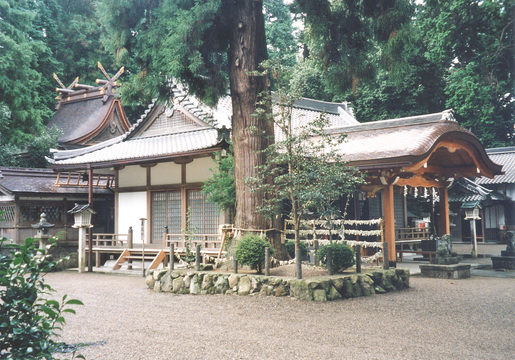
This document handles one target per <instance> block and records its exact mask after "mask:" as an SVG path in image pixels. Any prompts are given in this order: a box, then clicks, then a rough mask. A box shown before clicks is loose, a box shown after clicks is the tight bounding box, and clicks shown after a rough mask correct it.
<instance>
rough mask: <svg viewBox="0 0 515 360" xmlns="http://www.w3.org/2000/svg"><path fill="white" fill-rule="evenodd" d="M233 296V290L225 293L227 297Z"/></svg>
mask: <svg viewBox="0 0 515 360" xmlns="http://www.w3.org/2000/svg"><path fill="white" fill-rule="evenodd" d="M232 294H233V291H232V290H231V289H229V290H227V291H226V292H225V295H232Z"/></svg>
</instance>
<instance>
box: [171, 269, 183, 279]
mask: <svg viewBox="0 0 515 360" xmlns="http://www.w3.org/2000/svg"><path fill="white" fill-rule="evenodd" d="M170 275H171V276H172V279H177V278H178V277H179V276H181V272H180V271H177V270H174V271H172V272H171V273H170Z"/></svg>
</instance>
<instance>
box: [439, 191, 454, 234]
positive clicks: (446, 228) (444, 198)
mask: <svg viewBox="0 0 515 360" xmlns="http://www.w3.org/2000/svg"><path fill="white" fill-rule="evenodd" d="M439 192H440V234H438V235H440V236H443V235H450V234H451V226H450V224H449V194H448V192H447V187H442V188H440V189H439Z"/></svg>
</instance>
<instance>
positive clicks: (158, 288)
mask: <svg viewBox="0 0 515 360" xmlns="http://www.w3.org/2000/svg"><path fill="white" fill-rule="evenodd" d="M154 291H155V292H161V281H159V280H157V281H156V282H154Z"/></svg>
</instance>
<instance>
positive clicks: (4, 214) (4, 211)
mask: <svg viewBox="0 0 515 360" xmlns="http://www.w3.org/2000/svg"><path fill="white" fill-rule="evenodd" d="M14 214H15V206H14V205H1V206H0V222H14Z"/></svg>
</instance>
